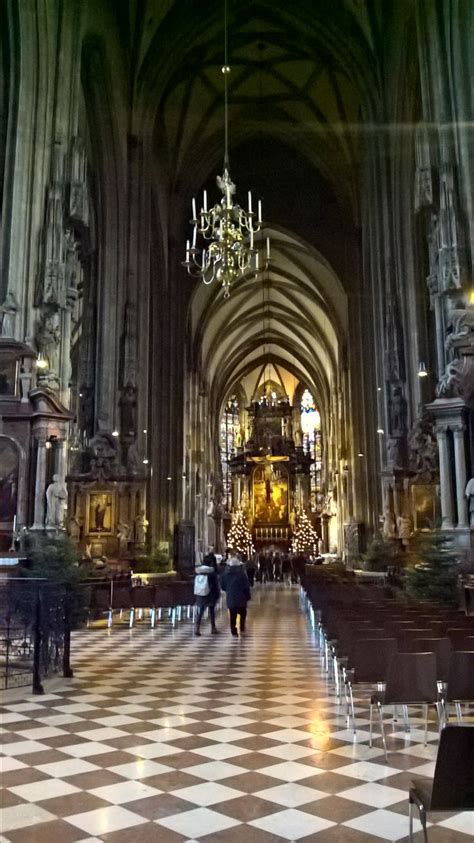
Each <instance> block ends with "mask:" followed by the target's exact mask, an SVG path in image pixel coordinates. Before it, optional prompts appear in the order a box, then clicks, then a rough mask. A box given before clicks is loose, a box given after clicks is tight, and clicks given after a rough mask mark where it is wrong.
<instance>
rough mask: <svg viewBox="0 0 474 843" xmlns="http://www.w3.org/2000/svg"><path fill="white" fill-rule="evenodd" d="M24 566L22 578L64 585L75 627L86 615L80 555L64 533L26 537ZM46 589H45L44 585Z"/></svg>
mask: <svg viewBox="0 0 474 843" xmlns="http://www.w3.org/2000/svg"><path fill="white" fill-rule="evenodd" d="M27 553H28V567H27V568H26V569H24V570H23V571H22V578H28V579H30V580H31V579H41V580H45V581H46V582H47V583H49V584H51V586H53V587H54V586H55V585H57V586H66V588H67V595H68V610H69V615H70V621H71V625H72V626H73V627H74V626H77V625H78V624H79V623H80V622H81V621H82V620H83V619H84V617H85V615H86V604H87V592H86V589H85V588H84V587H83V586H82V579H83V573H82V571H81V569H80V568H79V560H80V554H79V551H78V549H77V547H76V545H75V544H74V542H73V541H72V540H71V539H70V538H69V536H67V535H66V534H65V533H59V534H51V533H47V532H45V533H36V534H33V535H31V536H30V542H29V547H28V551H27ZM46 587H48V586H46Z"/></svg>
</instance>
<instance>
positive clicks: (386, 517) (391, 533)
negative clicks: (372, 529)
mask: <svg viewBox="0 0 474 843" xmlns="http://www.w3.org/2000/svg"><path fill="white" fill-rule="evenodd" d="M382 534H383V536H384V538H385V539H393V538H394V537H395V519H394V517H393V512H392V511H391V509H389V507H386V508H385V509H384V513H383V527H382Z"/></svg>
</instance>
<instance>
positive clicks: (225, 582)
mask: <svg viewBox="0 0 474 843" xmlns="http://www.w3.org/2000/svg"><path fill="white" fill-rule="evenodd" d="M227 566H228V567H227V570H226V572H225V573H224V575H223V577H222V579H221V587H222V590H223V591H225V592H226V595H227V608H228V610H229V616H230V631H231V633H232V635H233V636H234V638H237V637H238V634H239V633H238V632H237V616H239V630H240V634H241V635H242V633H243V632H245V620H246V617H247V603H248V601H249V600H250V597H251V594H250V584H249V581H248V577H247V574H246V571H245V565H244V563H243V562H242V560H241V559H238V558H237V557H235V556H234V557H232V558H231V559H229V561H228V563H227Z"/></svg>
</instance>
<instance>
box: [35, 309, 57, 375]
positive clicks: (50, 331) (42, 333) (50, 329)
mask: <svg viewBox="0 0 474 843" xmlns="http://www.w3.org/2000/svg"><path fill="white" fill-rule="evenodd" d="M36 342H37V344H38V350H39V351H40V352H41V354H42V355H43V357H44V358H45V359H46V360H47V362H48V366H49V369H50V370H51V371H52V372H55V373H56V374H58V373H59V350H60V344H61V332H60V330H59V327H58V326H57V325H56V324H55V319H54V316H52V315H49V316H44V317H43V320H42V322H40V324H39V326H38V330H37V333H36Z"/></svg>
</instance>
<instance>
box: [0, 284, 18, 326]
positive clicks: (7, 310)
mask: <svg viewBox="0 0 474 843" xmlns="http://www.w3.org/2000/svg"><path fill="white" fill-rule="evenodd" d="M17 312H18V302H17V300H16V298H15V296H14V295H13V293H12V292H11V291H10V290H9V291H8V293H7V294H6V296H5V301H4V302H3V304H2V306H1V307H0V317H1V331H0V334H1V336H2V337H14V336H15V320H16V314H17Z"/></svg>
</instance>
